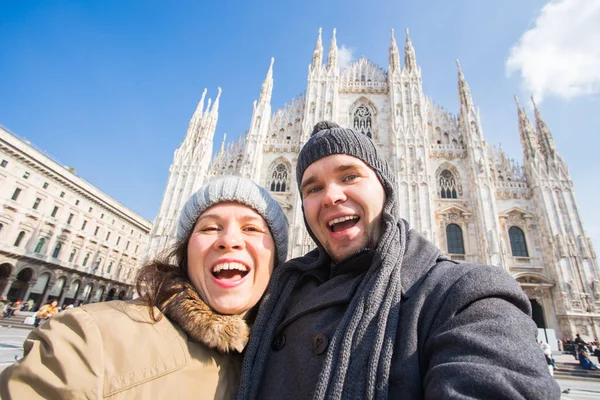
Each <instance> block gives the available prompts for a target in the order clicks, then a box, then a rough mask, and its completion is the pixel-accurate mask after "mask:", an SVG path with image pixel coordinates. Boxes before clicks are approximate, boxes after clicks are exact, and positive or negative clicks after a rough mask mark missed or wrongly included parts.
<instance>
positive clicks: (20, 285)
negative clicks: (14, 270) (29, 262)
mask: <svg viewBox="0 0 600 400" xmlns="http://www.w3.org/2000/svg"><path fill="white" fill-rule="evenodd" d="M31 278H33V269H31V268H23V269H22V270H21V272H19V274H18V275H17V279H15V281H14V282H13V284H12V286H11V287H10V290H9V291H8V295H7V297H8V300H10V301H15V300H23V296H25V294H26V293H27V288H28V287H29V281H30V280H31Z"/></svg>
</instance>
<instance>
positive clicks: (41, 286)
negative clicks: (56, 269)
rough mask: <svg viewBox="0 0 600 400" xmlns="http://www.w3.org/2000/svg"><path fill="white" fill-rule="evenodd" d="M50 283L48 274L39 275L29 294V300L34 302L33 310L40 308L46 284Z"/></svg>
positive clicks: (46, 287)
mask: <svg viewBox="0 0 600 400" xmlns="http://www.w3.org/2000/svg"><path fill="white" fill-rule="evenodd" d="M49 283H50V272H44V273H43V274H41V275H40V276H39V278H38V280H37V282H36V283H35V285H34V286H33V287H32V288H31V294H30V295H29V298H30V299H31V300H33V301H34V302H35V306H34V309H35V308H39V307H40V306H42V304H40V303H41V301H42V298H43V297H44V292H45V291H46V289H48V284H49Z"/></svg>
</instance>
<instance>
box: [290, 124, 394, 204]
mask: <svg viewBox="0 0 600 400" xmlns="http://www.w3.org/2000/svg"><path fill="white" fill-rule="evenodd" d="M333 154H347V155H349V156H353V157H356V158H358V159H359V160H361V161H362V162H364V163H365V164H367V165H368V166H369V167H371V169H372V170H373V171H375V173H376V174H377V177H378V178H379V180H380V181H381V184H382V185H383V187H384V188H385V189H386V192H388V189H393V185H394V182H395V180H394V175H393V174H392V171H391V169H390V166H389V164H388V162H387V161H386V159H385V158H383V155H382V154H381V153H380V152H379V150H378V149H377V146H376V145H375V143H374V142H373V141H372V140H371V139H370V138H369V137H368V136H367V135H365V134H364V133H360V132H356V131H355V130H352V129H345V128H342V127H340V126H339V125H338V124H336V123H335V122H330V121H321V122H318V123H317V124H316V125H315V127H314V128H313V132H312V135H311V137H310V139H308V142H306V144H305V145H304V146H303V147H302V150H300V155H298V163H297V164H296V180H297V182H298V188H300V184H301V182H302V175H304V171H306V168H308V166H309V165H310V164H312V163H314V162H315V161H318V160H319V159H321V158H324V157H327V156H330V155H333ZM386 194H387V193H386Z"/></svg>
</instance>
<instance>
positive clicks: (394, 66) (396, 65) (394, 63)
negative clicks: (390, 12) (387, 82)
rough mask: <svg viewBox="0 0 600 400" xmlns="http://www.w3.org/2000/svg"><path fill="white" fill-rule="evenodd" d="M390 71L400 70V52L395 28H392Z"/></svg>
mask: <svg viewBox="0 0 600 400" xmlns="http://www.w3.org/2000/svg"><path fill="white" fill-rule="evenodd" d="M413 53H414V51H413ZM389 63H390V71H391V72H394V71H396V70H398V71H399V70H400V52H399V51H398V45H397V44H396V38H395V37H394V29H392V42H391V44H390V61H389Z"/></svg>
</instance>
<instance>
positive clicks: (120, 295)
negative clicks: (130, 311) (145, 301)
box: [118, 290, 125, 300]
mask: <svg viewBox="0 0 600 400" xmlns="http://www.w3.org/2000/svg"><path fill="white" fill-rule="evenodd" d="M118 299H119V300H125V290H121V291H120V292H119V297H118Z"/></svg>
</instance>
